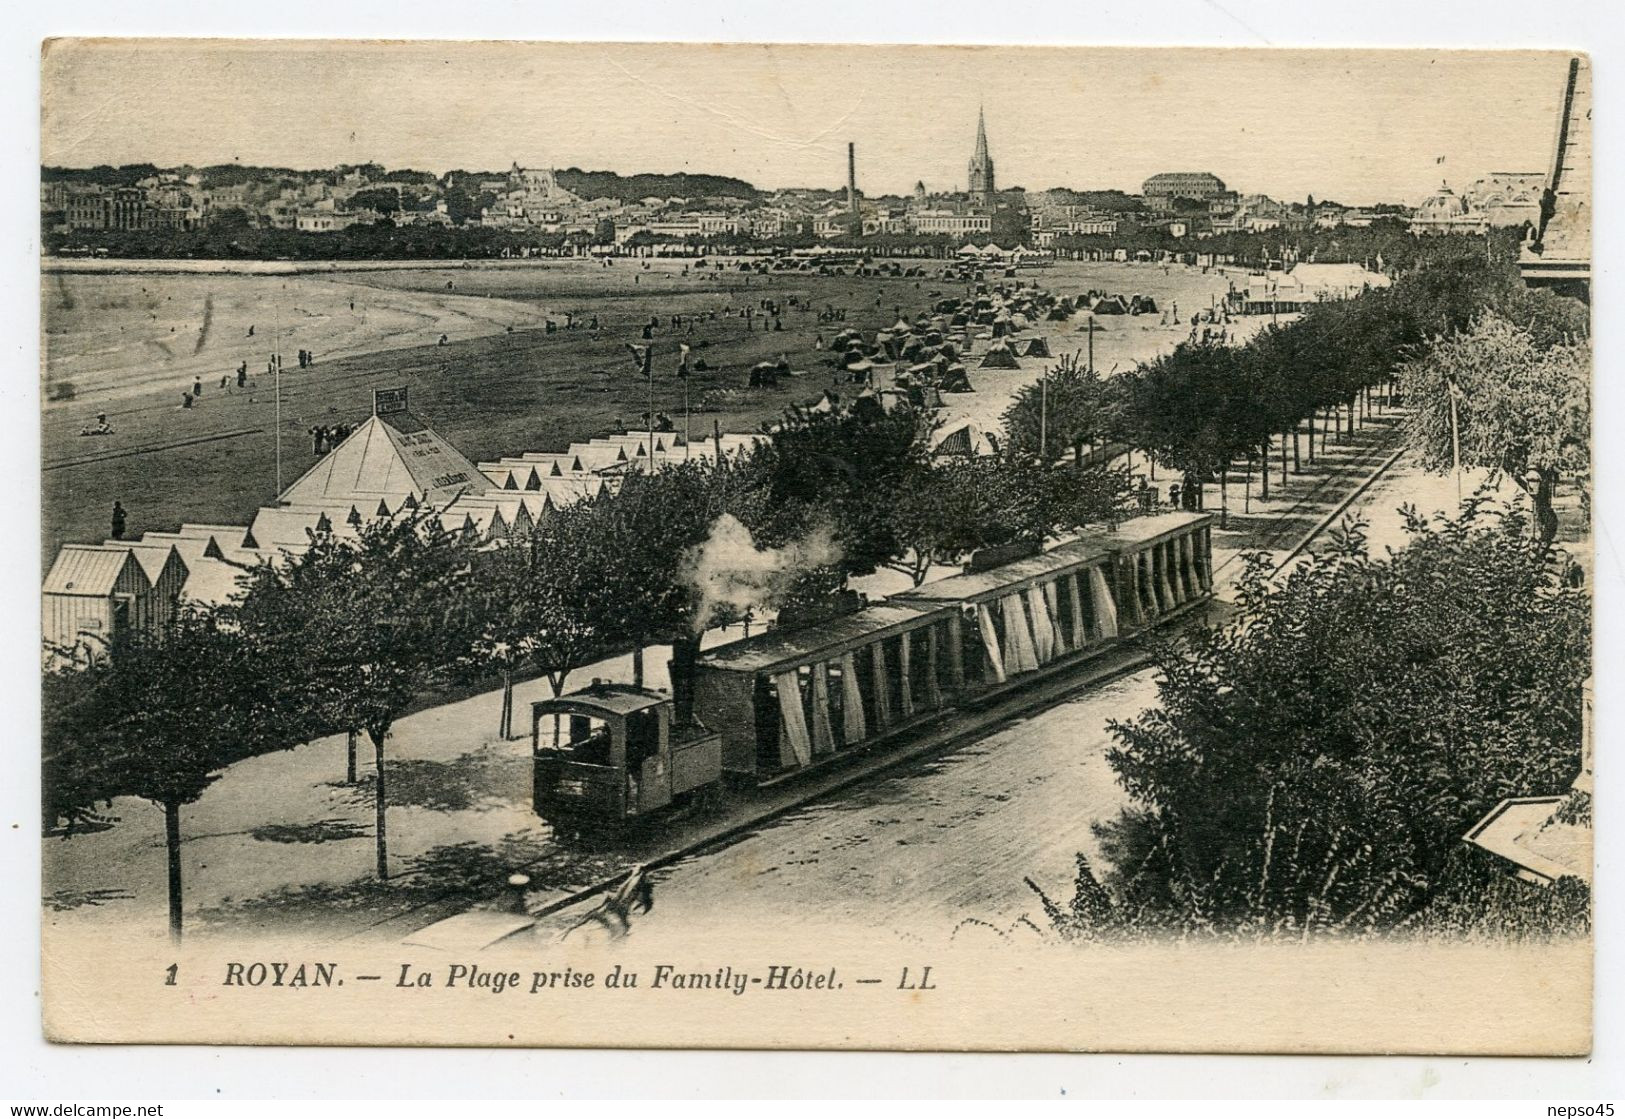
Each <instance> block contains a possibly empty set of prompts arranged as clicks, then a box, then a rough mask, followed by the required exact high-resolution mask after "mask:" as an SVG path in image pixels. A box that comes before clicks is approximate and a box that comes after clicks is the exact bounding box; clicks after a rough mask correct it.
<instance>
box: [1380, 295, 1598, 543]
mask: <svg viewBox="0 0 1625 1119" xmlns="http://www.w3.org/2000/svg"><path fill="white" fill-rule="evenodd" d="M1400 383H1401V385H1402V386H1403V387H1404V390H1405V395H1406V399H1407V401H1408V402H1409V403H1410V405H1411V414H1410V416H1409V417H1408V418H1407V420H1406V424H1405V431H1406V437H1407V439H1408V441H1409V443H1410V445H1411V446H1412V447H1413V448H1414V449H1415V450H1416V451H1417V452H1418V454H1419V455H1420V456H1421V459H1422V462H1423V464H1424V465H1425V466H1426V467H1428V468H1429V469H1432V470H1438V471H1447V470H1449V469H1451V468H1452V465H1453V460H1454V454H1455V440H1456V439H1459V443H1460V449H1461V464H1462V465H1463V466H1467V467H1473V466H1477V467H1487V468H1489V469H1491V470H1496V471H1502V472H1504V473H1505V474H1506V476H1507V477H1508V478H1510V479H1511V480H1512V481H1513V482H1515V483H1516V484H1517V485H1519V486H1520V487H1522V488H1523V489H1524V490H1525V491H1526V492H1527V493H1528V494H1529V496H1530V498H1531V500H1532V501H1533V503H1534V509H1535V517H1536V522H1537V524H1538V526H1539V531H1540V538H1541V540H1542V541H1543V542H1545V543H1550V542H1551V541H1552V539H1553V538H1554V537H1555V536H1556V535H1557V514H1556V512H1555V511H1554V510H1553V508H1552V498H1553V495H1554V494H1555V492H1556V489H1557V482H1558V477H1559V474H1560V473H1561V472H1562V471H1565V470H1568V471H1584V470H1586V469H1588V468H1589V465H1590V433H1591V396H1590V389H1591V348H1590V345H1589V343H1588V342H1586V341H1585V340H1583V339H1573V340H1569V341H1557V342H1554V343H1553V344H1551V345H1549V346H1547V347H1545V348H1542V347H1541V346H1540V345H1539V344H1538V343H1537V341H1536V337H1535V335H1534V334H1533V333H1531V331H1530V330H1528V329H1525V328H1522V327H1518V326H1515V325H1514V324H1512V323H1511V322H1509V321H1507V320H1506V319H1505V318H1502V317H1501V316H1500V315H1498V314H1495V313H1494V312H1486V313H1484V314H1482V315H1480V316H1479V318H1478V319H1477V320H1475V321H1474V323H1473V325H1472V326H1471V328H1470V329H1468V330H1467V331H1465V332H1463V333H1460V334H1455V335H1452V336H1450V337H1446V338H1441V339H1439V340H1437V341H1435V342H1434V343H1433V345H1432V346H1430V347H1428V349H1427V351H1426V352H1425V353H1423V354H1421V355H1420V356H1418V357H1416V358H1413V359H1412V360H1411V361H1408V362H1406V363H1405V364H1404V365H1403V366H1402V367H1401V370H1400ZM1452 402H1454V405H1455V408H1454V411H1455V430H1456V436H1455V438H1454V439H1453V436H1452V426H1451V424H1452V421H1451V411H1452V408H1451V405H1452Z"/></svg>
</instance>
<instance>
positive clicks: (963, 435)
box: [931, 420, 999, 458]
mask: <svg viewBox="0 0 1625 1119" xmlns="http://www.w3.org/2000/svg"><path fill="white" fill-rule="evenodd" d="M998 453H999V445H998V443H997V442H996V441H995V440H994V439H993V437H992V436H990V435H988V434H987V433H986V432H984V431H983V430H982V429H981V428H979V427H977V426H976V425H975V424H974V423H971V422H970V421H969V420H966V421H964V422H963V423H961V424H959V425H958V426H956V427H950V428H947V429H945V430H943V431H941V432H938V433H937V437H936V439H935V440H934V441H933V443H932V444H931V455H932V457H933V458H970V457H986V456H990V455H996V454H998Z"/></svg>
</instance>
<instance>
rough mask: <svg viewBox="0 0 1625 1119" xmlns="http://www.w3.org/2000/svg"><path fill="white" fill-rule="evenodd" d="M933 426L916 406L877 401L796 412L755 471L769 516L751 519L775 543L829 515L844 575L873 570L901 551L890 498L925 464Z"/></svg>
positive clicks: (753, 463) (761, 451)
mask: <svg viewBox="0 0 1625 1119" xmlns="http://www.w3.org/2000/svg"><path fill="white" fill-rule="evenodd" d="M925 434H926V428H925V425H924V424H923V422H922V419H921V417H920V415H919V413H917V412H916V411H915V410H914V409H912V408H909V407H898V408H896V409H894V410H892V411H890V412H887V411H884V410H883V409H881V408H880V407H878V406H875V407H868V406H862V407H855V408H853V409H851V410H850V411H843V412H828V413H814V412H808V411H806V410H803V409H798V410H796V411H793V412H792V413H790V414H789V415H788V416H787V417H786V420H785V422H784V424H783V425H781V426H780V428H779V429H778V430H777V431H776V432H775V433H774V435H773V440H772V442H771V443H768V444H764V445H763V446H761V447H759V448H758V449H757V450H756V452H755V454H754V455H753V456H752V458H751V460H750V463H749V468H750V469H751V470H752V471H759V472H760V474H759V478H760V483H759V485H760V488H761V491H762V498H763V505H762V509H763V512H762V515H761V517H760V518H759V519H758V520H756V521H751V520H749V519H745V518H742V519H744V520H746V524H747V525H748V526H749V527H750V528H751V530H752V532H753V534H755V535H757V536H758V537H759V538H761V539H764V540H765V541H766V542H768V543H770V544H777V543H781V542H783V541H786V540H789V539H794V538H796V537H798V536H801V535H803V534H804V533H805V532H806V531H807V529H808V528H809V526H810V525H811V524H812V523H813V522H814V521H815V520H827V521H828V522H829V523H830V524H831V525H832V526H833V528H834V531H835V539H836V543H837V544H838V545H839V546H840V560H839V564H838V566H839V567H840V569H841V571H842V572H843V574H845V575H848V576H851V575H867V574H869V573H870V572H872V571H874V570H875V569H876V568H878V567H880V566H881V565H883V564H885V563H887V562H888V561H890V560H891V559H893V558H894V557H896V556H898V555H900V554H901V552H902V551H903V546H902V545H901V544H900V543H899V542H898V540H897V538H896V536H895V535H894V534H893V531H892V524H891V502H892V497H893V495H894V494H895V493H896V492H897V490H898V488H899V487H900V486H901V484H902V482H903V480H904V478H905V477H906V476H907V475H908V473H909V471H910V470H912V469H914V468H915V467H917V466H919V465H920V464H921V463H923V462H925V461H926V458H927V455H928V448H927V446H926V440H925Z"/></svg>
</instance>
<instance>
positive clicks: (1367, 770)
mask: <svg viewBox="0 0 1625 1119" xmlns="http://www.w3.org/2000/svg"><path fill="white" fill-rule="evenodd" d="M1409 533H1410V543H1409V545H1408V546H1407V547H1405V548H1404V549H1402V550H1400V551H1398V552H1394V553H1391V554H1389V555H1387V556H1385V557H1381V558H1378V557H1373V556H1371V555H1370V554H1368V549H1367V546H1366V543H1365V540H1364V538H1363V533H1362V531H1361V528H1360V526H1359V525H1358V524H1351V525H1348V526H1346V527H1345V529H1344V530H1343V531H1342V532H1340V533H1339V534H1338V538H1337V540H1336V546H1335V547H1334V548H1333V549H1331V550H1330V551H1328V552H1327V553H1326V554H1324V555H1322V556H1319V557H1312V558H1311V559H1309V560H1308V561H1307V562H1306V563H1304V564H1303V565H1302V566H1301V567H1299V568H1298V569H1296V570H1295V571H1293V573H1291V574H1290V575H1288V576H1287V577H1286V578H1285V580H1284V581H1283V582H1282V583H1281V584H1280V586H1279V587H1278V588H1273V589H1272V588H1271V587H1270V585H1269V584H1268V583H1267V581H1266V580H1267V574H1266V568H1265V566H1264V565H1263V562H1262V560H1261V558H1256V557H1255V559H1254V561H1253V563H1252V564H1251V565H1250V567H1249V569H1248V571H1247V574H1246V576H1245V577H1244V579H1243V581H1242V584H1241V589H1240V595H1239V603H1238V604H1239V609H1240V613H1239V616H1238V618H1237V619H1236V620H1235V621H1234V622H1233V623H1232V624H1230V625H1228V626H1226V627H1225V628H1223V629H1220V630H1215V631H1211V632H1208V633H1206V634H1204V635H1202V636H1201V637H1199V638H1198V639H1197V640H1195V641H1194V643H1193V644H1191V645H1190V646H1189V647H1188V648H1181V649H1174V648H1165V649H1163V650H1162V651H1161V652H1160V653H1159V655H1158V660H1157V664H1158V668H1159V670H1160V672H1161V674H1162V675H1161V678H1160V679H1159V682H1158V690H1159V698H1160V706H1159V707H1157V708H1155V709H1153V710H1150V711H1148V712H1146V713H1144V714H1142V715H1141V716H1140V717H1138V718H1137V719H1134V720H1131V721H1128V722H1124V723H1118V724H1114V725H1113V728H1112V729H1113V733H1114V734H1115V735H1116V737H1117V740H1118V746H1117V747H1116V748H1115V749H1114V750H1113V751H1112V753H1111V755H1110V759H1111V764H1112V766H1113V768H1114V769H1115V770H1116V771H1117V773H1118V775H1119V777H1120V778H1121V780H1122V782H1123V784H1124V787H1125V788H1126V789H1127V790H1128V792H1129V793H1130V794H1131V796H1132V797H1133V798H1134V800H1135V802H1136V806H1135V807H1134V808H1133V809H1132V810H1131V811H1129V812H1126V813H1125V814H1124V815H1123V816H1122V817H1121V818H1120V819H1119V820H1117V821H1116V822H1114V823H1112V824H1110V825H1106V826H1104V827H1103V828H1102V837H1103V840H1104V842H1105V848H1106V853H1107V855H1108V858H1109V859H1110V861H1111V863H1112V866H1113V870H1112V873H1111V875H1110V876H1109V878H1108V885H1109V886H1110V887H1111V889H1112V890H1113V892H1114V894H1115V895H1116V897H1117V899H1118V901H1119V904H1121V905H1122V906H1123V907H1124V909H1125V912H1126V913H1128V914H1131V915H1133V918H1134V920H1135V921H1136V923H1150V924H1160V925H1166V926H1170V927H1175V928H1179V929H1185V930H1198V929H1201V930H1210V931H1218V932H1225V933H1231V932H1238V933H1249V934H1253V933H1256V934H1292V935H1303V936H1307V935H1310V934H1311V933H1322V932H1335V931H1361V930H1373V929H1382V928H1389V927H1393V926H1394V925H1396V924H1397V923H1399V922H1400V921H1402V920H1403V919H1405V918H1406V917H1407V916H1408V915H1410V914H1412V913H1414V912H1416V911H1418V910H1419V909H1421V908H1422V907H1423V906H1424V905H1426V904H1427V902H1428V901H1429V899H1430V898H1431V897H1432V896H1434V895H1435V894H1436V893H1437V892H1438V891H1439V890H1440V888H1441V883H1443V882H1444V881H1445V877H1446V876H1445V869H1446V863H1447V861H1448V858H1449V855H1450V853H1451V852H1453V851H1454V850H1455V849H1456V848H1457V847H1458V845H1459V844H1460V842H1461V838H1460V837H1461V835H1462V833H1463V831H1465V830H1466V828H1467V827H1468V826H1469V825H1470V824H1471V823H1472V822H1473V821H1475V820H1476V819H1478V818H1479V817H1480V816H1481V815H1482V814H1483V813H1484V812H1485V811H1487V810H1488V809H1489V808H1490V807H1491V806H1493V805H1494V804H1495V803H1497V802H1498V801H1499V800H1500V799H1501V798H1504V797H1508V796H1513V795H1525V794H1528V793H1529V792H1530V791H1532V790H1533V791H1541V792H1545V791H1552V790H1560V789H1563V788H1565V787H1566V786H1567V785H1568V783H1569V782H1570V781H1572V780H1573V778H1574V776H1575V774H1576V772H1577V771H1578V766H1579V756H1580V731H1581V727H1580V720H1581V716H1580V705H1581V699H1580V684H1581V681H1582V680H1583V679H1584V678H1585V677H1586V676H1587V675H1588V674H1589V673H1590V667H1589V665H1590V600H1589V598H1588V597H1587V596H1586V595H1585V594H1584V593H1583V592H1581V591H1579V590H1577V589H1575V588H1572V587H1570V586H1568V585H1567V584H1566V583H1565V582H1564V581H1563V580H1562V579H1560V578H1559V577H1558V574H1557V573H1556V572H1554V571H1553V570H1552V568H1551V567H1550V566H1549V565H1548V563H1547V561H1546V556H1545V553H1544V551H1543V550H1542V549H1541V548H1539V547H1538V546H1537V545H1535V544H1534V543H1532V542H1531V541H1530V540H1529V537H1528V533H1527V526H1526V525H1525V523H1524V522H1523V520H1522V519H1521V517H1519V516H1518V515H1517V514H1516V513H1497V512H1490V511H1488V510H1487V509H1484V508H1481V507H1479V506H1476V505H1475V506H1474V507H1472V508H1470V509H1469V510H1468V512H1467V513H1466V514H1465V515H1464V516H1463V517H1462V518H1461V519H1460V520H1457V521H1443V520H1440V521H1433V522H1424V521H1422V520H1420V519H1418V518H1415V517H1414V516H1412V517H1411V518H1410V522H1409Z"/></svg>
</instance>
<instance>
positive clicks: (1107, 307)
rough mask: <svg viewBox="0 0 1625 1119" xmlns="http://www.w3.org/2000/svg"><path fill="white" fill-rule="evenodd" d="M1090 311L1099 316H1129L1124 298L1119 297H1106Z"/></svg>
mask: <svg viewBox="0 0 1625 1119" xmlns="http://www.w3.org/2000/svg"><path fill="white" fill-rule="evenodd" d="M1089 309H1090V310H1091V311H1093V312H1094V313H1095V314H1097V315H1126V314H1128V304H1127V303H1124V302H1123V299H1122V297H1121V296H1117V295H1108V296H1104V297H1103V298H1102V299H1101V300H1100V301H1099V302H1098V303H1096V304H1095V305H1094V306H1093V307H1091V308H1089Z"/></svg>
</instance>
